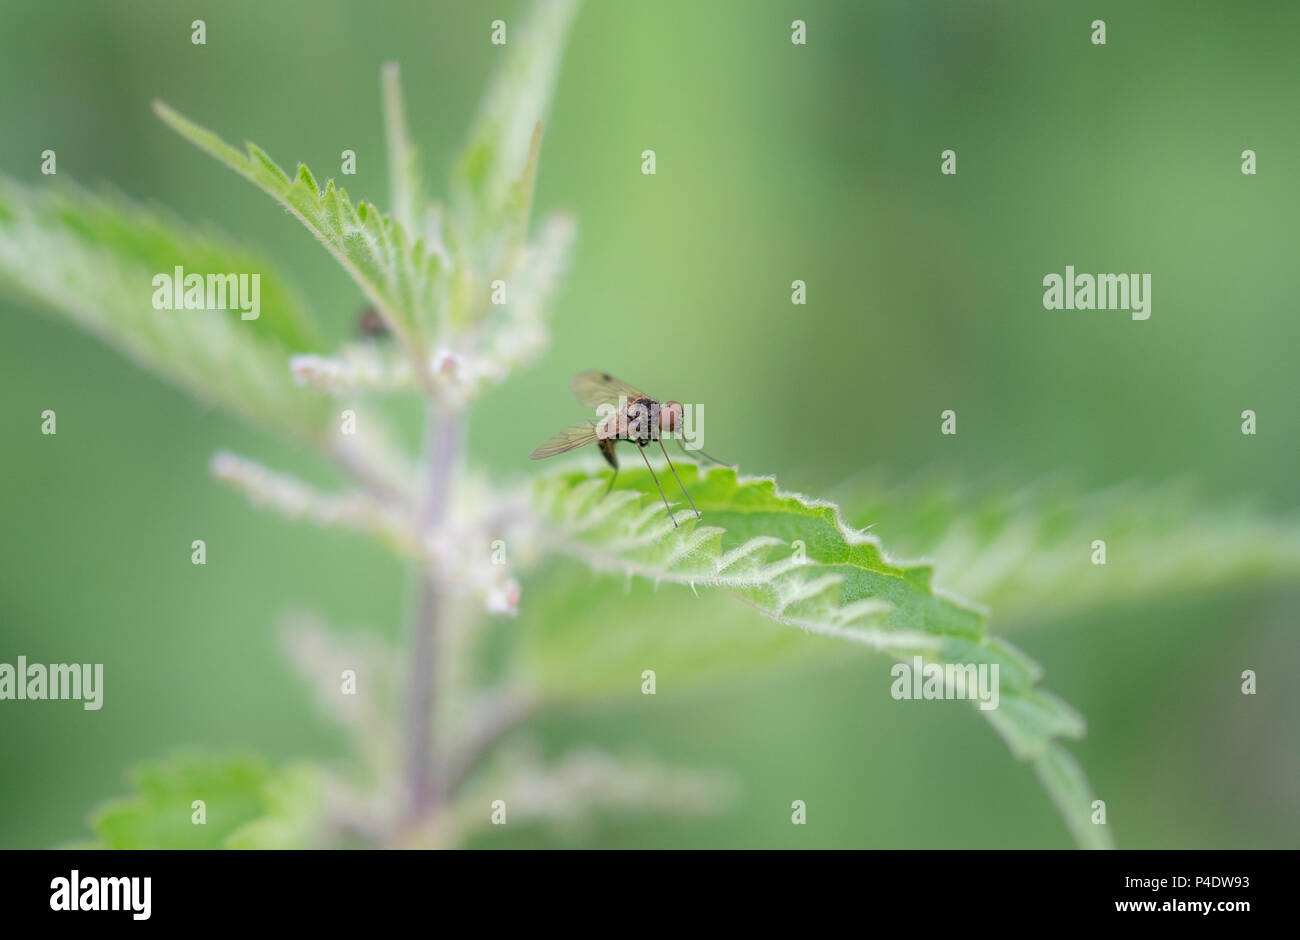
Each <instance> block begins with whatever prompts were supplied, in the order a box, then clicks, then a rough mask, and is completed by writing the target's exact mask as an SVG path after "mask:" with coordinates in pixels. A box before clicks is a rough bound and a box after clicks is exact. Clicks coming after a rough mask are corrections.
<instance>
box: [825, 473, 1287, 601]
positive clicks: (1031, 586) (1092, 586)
mask: <svg viewBox="0 0 1300 940" xmlns="http://www.w3.org/2000/svg"><path fill="white" fill-rule="evenodd" d="M846 490H847V491H850V492H853V493H855V494H858V495H855V496H850V497H849V499H848V500H847V504H848V505H849V506H851V507H852V515H853V517H854V518H855V519H864V520H870V521H871V522H872V524H873V525H872V530H873V531H874V532H875V533H876V534H877V535H879V536H880V537H881V538H883V539H886V540H888V541H889V543H890V544H891V545H894V546H896V547H897V548H898V550H900V551H906V552H912V551H924V552H925V555H926V557H927V558H930V559H933V561H934V562H935V564H936V565H938V566H940V567H941V569H942V571H943V575H944V583H945V584H946V585H948V586H950V587H951V588H952V589H953V590H956V591H960V592H961V593H962V594H963V595H964V596H966V597H970V598H973V599H975V600H977V601H979V602H980V603H984V604H988V605H990V606H991V607H993V609H994V610H996V611H997V615H998V621H999V623H1002V624H1010V623H1012V622H1013V621H1015V622H1018V623H1024V624H1025V625H1028V624H1029V623H1031V622H1032V623H1042V622H1043V621H1044V620H1046V619H1050V618H1051V617H1055V616H1060V615H1064V614H1070V613H1073V612H1075V611H1078V610H1084V609H1089V608H1094V607H1101V606H1104V605H1107V604H1117V603H1124V602H1132V601H1136V600H1142V599H1144V598H1154V597H1160V596H1163V595H1171V594H1180V595H1182V594H1186V593H1188V592H1189V591H1204V590H1213V589H1215V588H1218V587H1223V586H1225V585H1240V584H1248V583H1266V582H1269V581H1282V580H1284V579H1287V578H1293V577H1294V576H1295V574H1296V573H1297V572H1298V571H1300V519H1296V518H1295V517H1293V516H1286V517H1280V518H1279V517H1277V516H1276V515H1273V516H1270V515H1268V514H1267V513H1265V512H1264V511H1262V510H1260V509H1258V508H1256V507H1254V506H1252V505H1250V504H1249V503H1246V502H1238V503H1233V504H1226V505H1225V504H1216V503H1207V502H1206V501H1205V500H1202V499H1198V498H1197V496H1196V491H1195V488H1194V487H1193V486H1192V485H1190V484H1188V483H1169V484H1163V485H1158V486H1157V485H1149V484H1139V483H1127V484H1123V485H1120V486H1115V487H1112V488H1110V489H1106V490H1102V491H1099V492H1092V493H1089V492H1083V491H1081V490H1080V489H1079V488H1077V487H1074V486H1071V485H1068V484H1066V483H1063V482H1053V481H1044V482H1042V483H1039V484H1037V485H1034V486H1030V487H993V486H984V487H972V486H964V485H956V484H954V483H951V482H942V481H931V482H929V483H926V484H921V485H917V484H911V485H905V486H896V487H888V486H880V485H877V486H870V487H868V486H865V485H863V484H861V483H856V484H854V485H853V486H852V487H851V489H850V488H846ZM865 494H870V495H865ZM1193 521H1194V524H1189V523H1191V522H1193ZM1097 540H1101V541H1104V542H1105V546H1106V562H1107V563H1106V564H1105V565H1094V564H1093V563H1092V559H1093V556H1094V554H1095V553H1096V549H1095V548H1094V542H1096V541H1097Z"/></svg>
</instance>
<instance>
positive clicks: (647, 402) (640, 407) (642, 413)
mask: <svg viewBox="0 0 1300 940" xmlns="http://www.w3.org/2000/svg"><path fill="white" fill-rule="evenodd" d="M627 439H628V440H629V441H635V442H636V443H637V444H639V445H640V446H642V447H645V446H646V445H647V444H649V443H650V442H651V441H657V440H659V402H657V401H655V400H654V399H653V398H638V399H637V400H636V401H630V402H628V403H627Z"/></svg>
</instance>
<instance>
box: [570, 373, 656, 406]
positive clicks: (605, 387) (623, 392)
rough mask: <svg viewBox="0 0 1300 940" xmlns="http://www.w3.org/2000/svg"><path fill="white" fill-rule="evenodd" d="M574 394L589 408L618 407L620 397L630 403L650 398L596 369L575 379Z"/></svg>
mask: <svg viewBox="0 0 1300 940" xmlns="http://www.w3.org/2000/svg"><path fill="white" fill-rule="evenodd" d="M573 394H574V395H576V396H577V398H578V404H580V405H585V406H586V407H588V408H599V407H600V406H601V405H616V404H618V400H619V397H620V396H621V397H623V398H626V399H627V400H628V401H636V400H637V399H638V398H649V397H650V396H649V395H647V394H646V393H645V392H643V391H641V390H640V389H639V388H637V387H635V386H633V385H628V384H627V383H626V382H623V381H620V380H619V379H616V378H614V376H612V375H610V374H609V373H608V372H601V371H599V370H596V369H591V370H589V371H587V372H579V373H578V374H577V375H575V376H574V377H573Z"/></svg>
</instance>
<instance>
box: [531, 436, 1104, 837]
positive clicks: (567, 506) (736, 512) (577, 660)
mask: <svg viewBox="0 0 1300 940" xmlns="http://www.w3.org/2000/svg"><path fill="white" fill-rule="evenodd" d="M677 469H678V473H679V474H680V475H681V478H682V482H683V483H684V484H685V486H686V488H687V489H688V490H689V491H690V494H691V496H692V497H693V498H694V500H695V504H696V505H697V506H698V507H699V509H700V511H701V513H702V514H703V520H702V521H698V522H697V521H696V520H695V517H694V515H693V514H692V513H691V512H690V510H689V508H687V507H686V506H685V503H684V501H683V502H682V503H681V504H679V505H677V506H675V507H674V511H675V512H676V514H677V518H678V521H679V523H681V528H674V527H673V525H672V523H671V522H670V521H669V519H668V517H667V514H666V513H665V512H664V507H663V504H662V502H661V500H660V498H659V493H658V491H657V490H656V489H655V486H654V483H653V482H652V480H651V479H650V476H649V473H648V472H647V471H646V470H644V469H642V470H636V469H624V470H623V471H621V472H620V474H619V478H618V486H617V487H616V489H615V490H614V491H613V492H611V493H610V495H609V496H608V497H603V498H602V494H603V492H604V488H605V486H606V480H605V479H604V478H599V477H597V478H593V477H591V476H590V475H588V474H587V473H584V472H581V471H576V470H569V471H561V472H558V473H555V474H552V475H549V476H545V477H542V478H539V479H538V480H536V481H535V482H534V483H533V491H532V495H533V499H534V505H535V507H536V512H537V514H538V517H539V519H540V521H541V527H542V536H541V537H542V538H543V540H544V542H545V543H546V545H547V547H549V548H550V549H551V550H552V551H556V552H560V553H563V554H567V555H570V556H573V557H575V558H577V559H580V560H581V561H583V562H584V563H585V564H586V565H588V566H589V567H591V568H594V569H596V570H599V571H605V572H609V573H617V574H624V575H625V576H627V577H633V576H639V577H645V578H649V579H652V580H654V581H655V582H674V583H678V584H687V585H690V586H691V587H692V588H693V589H695V590H699V589H701V588H721V589H723V590H724V591H726V592H728V593H730V594H733V595H735V596H737V597H739V598H740V599H741V600H742V601H744V602H745V603H747V604H749V605H750V606H752V607H754V608H755V609H756V610H758V611H759V612H760V613H762V614H764V615H765V616H767V617H770V618H772V619H773V620H776V621H778V622H780V623H782V624H786V625H789V626H796V627H800V628H802V629H803V630H805V631H807V632H808V633H814V634H821V635H823V636H826V637H835V638H839V639H846V640H851V641H854V642H856V643H860V644H865V645H866V646H869V647H871V648H874V649H876V650H880V651H883V652H886V653H888V654H890V655H891V656H892V657H894V658H896V659H897V660H899V661H901V662H907V663H911V662H912V660H913V657H916V656H919V657H921V658H922V660H923V661H924V662H925V663H926V664H930V663H937V664H953V665H967V664H972V665H976V666H978V665H980V664H987V665H990V666H991V665H993V664H997V665H998V667H999V690H1000V698H999V704H998V707H997V708H995V709H991V710H984V709H981V710H980V713H981V714H983V715H984V716H985V717H987V718H988V719H989V721H990V723H991V724H992V725H993V726H994V728H995V729H996V730H997V731H998V732H999V733H1000V734H1001V735H1002V737H1003V739H1004V740H1005V741H1006V743H1007V745H1008V746H1009V747H1010V748H1011V751H1012V754H1013V755H1014V756H1015V757H1016V758H1017V759H1019V760H1022V761H1027V762H1029V763H1031V764H1032V765H1033V766H1034V768H1035V771H1036V772H1037V774H1038V776H1039V779H1040V780H1041V781H1042V783H1043V785H1044V787H1045V788H1046V789H1047V791H1048V793H1049V794H1050V795H1051V796H1052V799H1053V800H1054V802H1055V803H1056V804H1057V806H1058V808H1059V809H1060V810H1061V813H1062V815H1063V816H1064V818H1065V821H1066V824H1067V826H1068V827H1069V829H1070V831H1071V833H1072V834H1073V835H1074V838H1075V840H1076V841H1077V842H1078V843H1079V844H1080V845H1081V846H1084V847H1090V848H1094V847H1096V848H1099V847H1107V846H1108V845H1109V843H1110V840H1109V836H1108V834H1107V833H1106V831H1105V829H1104V828H1103V827H1100V826H1094V825H1092V824H1091V822H1090V813H1091V796H1090V793H1089V790H1088V786H1087V781H1086V779H1085V777H1084V775H1083V773H1082V771H1081V770H1080V769H1079V768H1078V766H1077V764H1076V763H1075V762H1074V760H1073V758H1072V757H1071V756H1070V755H1069V753H1068V752H1066V751H1065V749H1064V748H1063V747H1062V746H1061V744H1060V741H1059V739H1060V738H1079V737H1082V736H1083V733H1084V721H1083V719H1082V718H1081V717H1080V716H1079V715H1078V713H1077V712H1075V711H1074V710H1073V709H1072V708H1070V707H1069V706H1068V705H1066V704H1065V703H1064V702H1062V701H1060V700H1059V699H1057V698H1056V697H1055V696H1053V695H1051V694H1050V693H1048V692H1046V691H1044V690H1042V689H1041V688H1039V687H1038V684H1037V683H1038V680H1039V679H1040V677H1041V675H1042V670H1041V668H1040V667H1039V666H1038V664H1037V663H1035V662H1034V661H1033V660H1032V659H1030V658H1029V657H1028V656H1026V655H1025V654H1024V653H1022V652H1020V651H1019V650H1017V649H1016V648H1015V647H1013V646H1012V645H1010V644H1009V643H1006V642H1005V641H1002V640H999V639H997V638H994V637H990V636H988V635H987V634H986V633H985V629H984V614H983V612H982V611H981V610H979V609H977V608H976V607H974V606H973V605H971V604H969V603H967V602H964V601H962V600H959V599H958V598H956V597H955V596H951V595H948V594H946V593H944V592H943V591H940V590H938V589H936V588H935V587H934V585H933V570H932V568H931V567H930V566H929V565H925V564H913V563H908V562H902V561H898V560H895V559H893V558H891V557H889V556H888V555H887V554H886V553H885V552H884V550H883V549H882V547H881V546H880V544H879V542H878V541H877V540H876V538H875V537H874V536H872V535H869V534H867V533H865V532H862V531H859V530H856V529H852V528H850V527H848V526H846V525H845V524H844V522H843V520H842V519H841V517H840V513H839V509H838V508H837V507H836V506H835V505H833V504H831V503H827V502H822V501H816V500H808V499H805V498H804V497H802V496H798V495H794V494H789V493H783V492H781V491H780V490H778V489H777V487H776V484H775V482H774V481H773V480H771V479H759V478H750V477H738V476H737V474H736V472H735V471H734V470H731V469H729V468H728V469H718V468H711V469H705V468H700V467H698V466H696V465H694V464H691V463H687V462H685V461H682V462H679V463H677ZM664 477H665V478H666V479H667V480H668V482H667V483H666V485H672V482H671V477H668V476H667V475H664ZM686 626H689V630H687V629H675V630H671V636H672V638H673V639H674V641H677V642H680V643H683V644H686V645H687V646H688V648H689V650H690V651H689V652H685V653H681V654H680V655H679V656H678V657H677V658H676V659H674V662H675V663H676V662H680V661H683V660H685V661H691V660H692V659H694V660H696V661H707V660H709V659H710V658H712V657H714V656H725V655H728V654H729V650H728V649H726V648H724V647H719V646H715V645H714V644H713V643H712V639H713V638H712V637H711V636H710V628H711V627H712V622H711V621H710V620H709V619H707V618H705V617H690V618H689V620H688V621H687V624H686ZM658 629H659V628H658V627H656V630H658ZM606 631H607V632H609V633H611V634H613V636H612V638H611V640H610V641H609V642H608V643H605V644H599V645H598V646H597V648H596V649H594V650H593V651H592V655H591V656H588V655H586V653H585V652H584V649H585V647H584V646H583V645H582V644H581V643H576V644H575V643H572V642H569V640H570V639H571V638H566V637H565V635H564V634H565V625H564V624H563V623H562V622H561V623H559V624H558V625H555V626H553V627H550V628H548V629H546V630H545V631H543V632H542V633H541V634H540V635H532V636H529V637H527V638H526V639H525V648H524V651H523V653H522V655H523V658H524V661H525V663H526V665H527V671H528V673H529V674H531V675H535V676H537V681H538V682H539V683H540V685H541V691H542V692H543V694H548V695H551V696H553V697H565V696H571V695H573V694H574V691H575V689H581V688H583V686H584V684H585V683H587V682H588V681H589V677H590V676H591V675H593V674H598V673H601V672H609V671H610V670H611V665H612V663H613V661H614V658H615V657H619V658H620V659H621V662H620V663H619V665H620V667H621V670H622V671H623V672H624V674H625V675H626V674H629V673H630V674H632V675H636V674H639V672H640V670H641V669H642V668H644V667H645V664H646V663H647V662H648V660H647V659H646V658H645V653H644V650H642V649H640V648H639V647H638V644H637V641H636V638H634V637H628V636H627V635H626V634H627V633H628V630H627V629H623V630H621V631H620V630H619V627H618V624H617V623H613V624H609V625H607V626H606ZM788 632H791V633H792V632H793V631H788ZM620 634H622V635H620ZM794 636H796V637H797V636H798V634H794ZM802 640H803V643H804V644H805V645H812V644H816V643H818V642H819V640H818V638H816V637H803V638H802ZM758 642H759V644H760V645H763V644H766V643H767V642H770V634H764V635H760V639H759V641H758ZM556 645H558V646H559V647H560V649H561V652H560V654H559V655H553V654H552V652H551V649H550V648H551V647H552V646H556Z"/></svg>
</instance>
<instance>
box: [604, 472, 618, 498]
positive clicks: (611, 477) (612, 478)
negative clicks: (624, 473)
mask: <svg viewBox="0 0 1300 940" xmlns="http://www.w3.org/2000/svg"><path fill="white" fill-rule="evenodd" d="M617 479H618V467H617V466H615V467H614V472H613V473H611V474H610V475H609V486H607V487H605V495H604V496H602V497H601V499H604V498H605V496H608V495H609V491H610V490H612V489H613V488H614V481H615V480H617Z"/></svg>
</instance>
